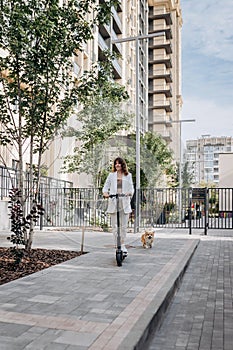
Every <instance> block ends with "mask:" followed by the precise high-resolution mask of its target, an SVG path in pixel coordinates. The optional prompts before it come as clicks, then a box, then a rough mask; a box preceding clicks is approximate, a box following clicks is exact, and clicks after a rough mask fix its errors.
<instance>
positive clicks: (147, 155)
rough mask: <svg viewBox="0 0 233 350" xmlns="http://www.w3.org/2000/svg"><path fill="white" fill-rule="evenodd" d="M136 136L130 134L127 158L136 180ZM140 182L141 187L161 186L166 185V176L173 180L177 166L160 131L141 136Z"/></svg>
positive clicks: (168, 179)
mask: <svg viewBox="0 0 233 350" xmlns="http://www.w3.org/2000/svg"><path fill="white" fill-rule="evenodd" d="M135 149H136V136H135V134H133V135H131V136H130V146H129V147H128V148H127V153H126V154H125V158H126V160H127V164H128V166H129V169H130V171H131V172H132V175H133V180H134V182H136V159H135ZM140 163H141V164H140V180H141V181H140V182H141V187H142V188H143V187H144V188H145V187H159V186H161V185H164V178H165V179H166V181H167V182H168V183H169V184H170V183H172V182H173V177H174V174H175V167H174V162H173V154H172V151H171V150H170V149H169V147H168V146H167V144H166V142H165V141H164V140H163V138H162V136H161V135H159V134H158V133H153V132H150V131H149V132H146V133H145V134H144V135H143V136H141V138H140Z"/></svg>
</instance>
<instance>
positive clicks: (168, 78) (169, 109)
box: [148, 0, 182, 160]
mask: <svg viewBox="0 0 233 350" xmlns="http://www.w3.org/2000/svg"><path fill="white" fill-rule="evenodd" d="M148 4H149V17H148V23H149V28H148V29H149V33H154V32H164V36H158V37H154V38H152V39H150V41H149V59H148V60H149V130H151V131H156V132H158V133H160V134H161V135H162V137H163V138H164V139H165V140H166V141H167V143H168V144H169V145H170V147H171V149H172V150H173V151H174V154H175V158H176V159H177V160H179V157H180V154H179V150H180V142H181V140H180V128H181V123H177V121H179V120H180V114H181V106H182V98H181V26H182V16H181V8H180V1H179V0H177V1H171V0H163V1H157V0H149V1H148Z"/></svg>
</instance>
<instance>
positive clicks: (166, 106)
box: [148, 101, 172, 113]
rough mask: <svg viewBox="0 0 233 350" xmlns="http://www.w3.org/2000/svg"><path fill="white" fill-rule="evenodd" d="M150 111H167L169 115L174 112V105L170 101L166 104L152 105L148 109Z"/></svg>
mask: <svg viewBox="0 0 233 350" xmlns="http://www.w3.org/2000/svg"><path fill="white" fill-rule="evenodd" d="M148 109H149V110H153V109H165V111H166V112H167V113H170V112H172V104H171V102H170V101H168V102H167V101H165V102H157V103H156V104H153V105H152V104H151V105H149V107H148Z"/></svg>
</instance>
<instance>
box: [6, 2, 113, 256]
mask: <svg viewBox="0 0 233 350" xmlns="http://www.w3.org/2000/svg"><path fill="white" fill-rule="evenodd" d="M117 3H118V1H116V0H109V1H104V2H99V1H94V0H84V1H76V0H68V1H64V2H63V4H61V2H60V1H59V0H49V1H47V0H46V1H45V0H40V1H39V0H2V1H1V2H0V9H1V11H0V48H1V49H3V50H5V52H6V57H0V72H1V73H0V83H1V94H0V124H1V132H0V144H1V145H4V146H8V147H11V150H12V149H14V152H15V151H16V152H17V154H18V156H17V157H18V162H19V171H18V188H17V189H14V191H13V192H12V193H11V205H10V207H11V220H12V230H13V232H14V234H18V233H20V235H21V238H22V239H20V242H21V243H22V242H23V243H24V244H25V246H26V248H27V249H30V247H31V244H32V236H33V228H34V223H35V221H36V220H37V217H38V214H39V213H40V211H41V208H40V207H39V206H38V202H37V201H38V190H39V183H40V167H41V157H42V154H43V153H44V151H45V150H46V149H47V148H48V147H49V145H50V142H51V141H52V140H53V138H54V136H55V134H56V133H57V132H58V130H59V129H60V128H61V126H62V125H63V124H64V123H65V122H66V120H67V118H68V117H69V116H70V114H71V112H72V108H73V106H74V105H75V104H76V103H77V82H76V81H75V80H74V79H73V77H72V75H71V74H70V72H71V69H72V67H71V59H70V58H71V56H72V55H77V52H78V50H82V45H83V43H85V42H87V40H89V39H91V38H92V32H93V27H94V25H98V24H99V23H105V22H107V21H109V19H110V16H111V6H112V5H116V4H117ZM88 14H91V15H89V16H87V15H88ZM28 150H29V153H30V174H29V177H30V191H29V193H26V191H25V183H24V170H25V169H24V164H25V154H26V152H27V151H28ZM2 161H3V162H4V160H3V159H2ZM33 166H34V167H35V168H36V172H33ZM25 193H26V194H25ZM27 196H29V198H31V204H30V207H31V209H30V210H29V213H26V209H25V208H26V205H25V203H26V200H27ZM19 207H20V210H19V211H18V209H17V210H16V208H19ZM38 210H39V213H38Z"/></svg>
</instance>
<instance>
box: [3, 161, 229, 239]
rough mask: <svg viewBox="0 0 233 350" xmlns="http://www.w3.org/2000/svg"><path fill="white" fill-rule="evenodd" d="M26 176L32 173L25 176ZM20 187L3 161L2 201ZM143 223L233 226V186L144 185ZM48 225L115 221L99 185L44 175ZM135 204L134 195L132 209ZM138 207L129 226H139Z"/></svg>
mask: <svg viewBox="0 0 233 350" xmlns="http://www.w3.org/2000/svg"><path fill="white" fill-rule="evenodd" d="M25 179H26V180H25V181H28V180H27V174H26V176H25ZM13 187H17V170H14V169H9V168H8V169H6V168H5V167H3V166H0V200H3V199H7V198H8V196H9V190H10V189H11V188H13ZM139 192H140V193H139V196H138V198H140V210H139V212H140V214H139V215H140V220H139V223H140V227H144V228H146V227H168V228H169V227H170V228H188V229H189V232H190V233H191V231H192V229H203V230H204V232H205V234H206V233H207V230H208V229H232V228H233V222H232V217H233V193H232V192H233V188H189V189H184V188H145V189H141V190H140V191H139ZM39 199H40V202H41V204H42V206H43V208H44V209H45V214H44V215H43V216H41V217H40V222H39V225H40V228H43V227H51V226H53V227H77V226H86V227H93V226H100V227H102V228H103V229H105V228H106V229H107V228H108V227H109V226H111V222H110V218H109V216H108V214H107V213H106V207H107V200H104V199H103V197H102V191H101V189H98V188H73V187H72V183H71V182H68V181H62V180H59V179H54V178H50V177H42V179H41V184H40V193H39ZM134 207H135V203H134V201H133V200H132V208H134ZM134 220H135V217H134V210H133V212H132V214H131V215H130V220H129V226H131V227H133V226H134Z"/></svg>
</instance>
